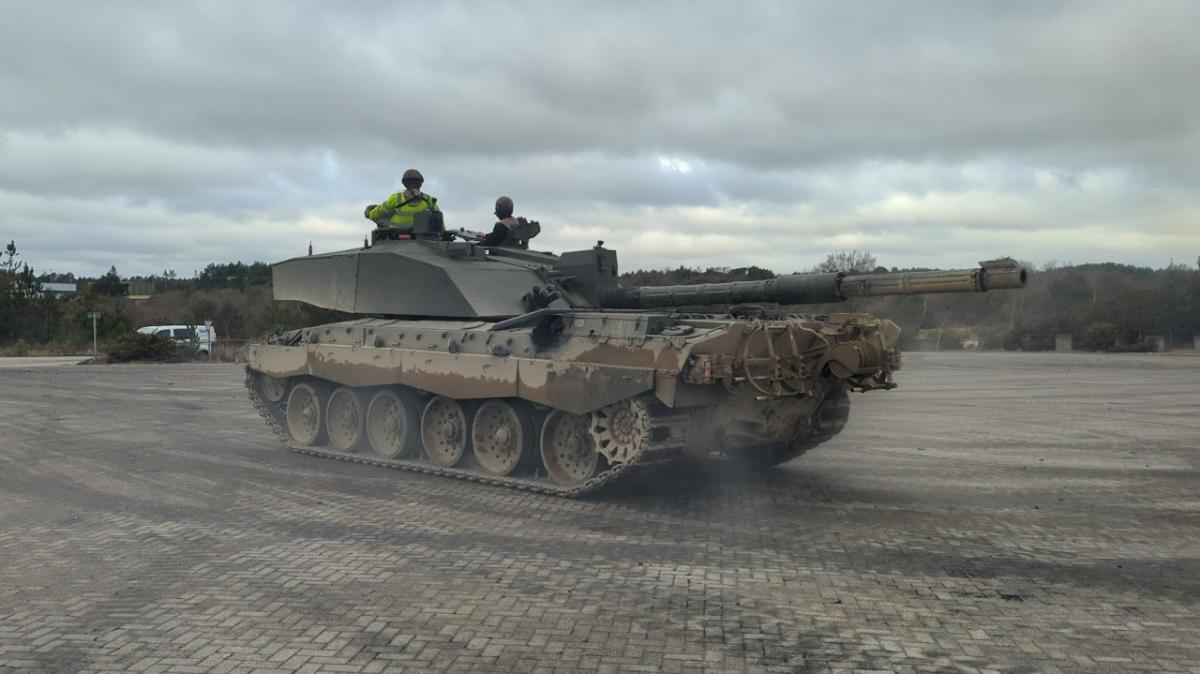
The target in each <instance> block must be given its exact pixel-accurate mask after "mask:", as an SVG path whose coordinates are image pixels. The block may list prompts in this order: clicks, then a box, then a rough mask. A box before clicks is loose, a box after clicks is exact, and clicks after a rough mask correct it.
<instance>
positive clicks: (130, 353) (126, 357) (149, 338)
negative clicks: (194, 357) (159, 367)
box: [107, 332, 191, 363]
mask: <svg viewBox="0 0 1200 674" xmlns="http://www.w3.org/2000/svg"><path fill="white" fill-rule="evenodd" d="M107 351H108V359H109V361H110V362H113V363H131V362H135V361H151V362H155V363H178V362H181V361H184V360H187V359H188V358H189V357H190V355H191V354H190V353H189V351H191V349H189V348H187V347H186V346H183V345H180V344H176V343H175V341H174V340H171V339H167V338H166V337H159V336H158V335H142V334H138V333H136V332H135V333H131V334H128V335H121V336H120V337H117V338H116V339H114V340H113V341H112V342H111V343H110V344H109V345H108V348H107Z"/></svg>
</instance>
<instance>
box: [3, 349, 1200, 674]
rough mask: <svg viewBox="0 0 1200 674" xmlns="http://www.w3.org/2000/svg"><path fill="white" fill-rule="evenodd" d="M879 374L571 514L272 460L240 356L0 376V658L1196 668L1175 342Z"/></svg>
mask: <svg viewBox="0 0 1200 674" xmlns="http://www.w3.org/2000/svg"><path fill="white" fill-rule="evenodd" d="M901 375H902V377H901V385H902V388H901V389H899V390H897V391H893V392H887V393H872V394H868V395H865V396H857V395H856V396H853V397H852V405H853V408H852V412H851V422H850V425H849V427H848V428H847V430H846V432H845V433H843V434H842V435H841V436H840V437H839V438H838V439H836V440H834V441H832V442H830V443H828V444H827V445H824V446H822V447H821V448H820V449H818V450H815V451H814V452H812V453H811V454H809V455H807V456H805V457H803V458H802V459H800V460H798V461H795V462H793V463H791V464H788V465H787V466H785V467H783V468H780V469H776V470H774V471H771V472H770V473H768V474H766V475H765V476H759V475H749V474H745V473H743V472H741V471H738V470H734V469H731V468H730V467H729V466H724V465H720V464H706V463H693V464H684V465H675V466H671V467H667V468H658V469H647V470H643V471H641V472H639V473H637V474H635V475H633V476H631V477H630V478H629V479H627V480H626V481H624V482H623V483H621V484H617V485H614V486H613V487H611V488H609V489H607V490H605V491H603V492H602V493H600V494H598V495H595V496H592V497H590V498H587V499H584V500H579V501H566V500H560V499H555V498H551V497H544V496H536V495H530V494H524V493H519V492H511V491H505V490H499V489H495V488H490V487H482V486H479V485H474V484H467V483H459V482H454V481H449V480H445V479H440V478H432V477H426V476H420V475H410V474H404V473H396V472H390V471H383V470H380V469H375V468H370V467H366V466H359V465H352V464H339V463H333V462H329V461H324V460H321V459H316V458H312V457H305V456H300V455H295V454H290V453H287V452H284V451H282V450H278V449H277V448H276V447H275V445H274V440H273V438H272V437H271V436H270V434H269V433H268V432H267V431H266V430H265V427H264V426H263V424H262V422H261V420H259V419H258V417H257V416H256V415H255V414H254V412H253V411H252V410H251V409H250V406H249V404H248V403H247V402H246V401H245V399H244V396H243V393H242V391H241V386H242V384H241V378H242V377H241V372H240V370H239V369H238V368H237V367H235V366H228V365H218V364H203V365H201V364H197V365H183V366H108V367H103V366H80V367H68V368H54V369H38V370H22V369H11V370H0V671H4V672H8V671H36V672H60V671H71V672H75V671H89V672H104V671H135V672H147V673H150V672H386V671H401V672H425V671H430V672H435V671H453V672H459V671H480V672H558V671H563V672H575V671H583V672H1132V671H1149V672H1160V671H1166V672H1191V673H1200V561H1198V559H1200V448H1198V446H1197V445H1198V443H1197V437H1200V432H1198V431H1200V417H1198V416H1197V414H1198V412H1200V410H1198V406H1200V358H1186V357H1169V356H1129V357H1095V356H1086V355H1070V354H1054V355H1040V356H1039V355H1020V354H1016V355H1005V354H956V355H948V354H940V355H934V354H909V355H907V360H906V368H905V370H903V371H902V372H901Z"/></svg>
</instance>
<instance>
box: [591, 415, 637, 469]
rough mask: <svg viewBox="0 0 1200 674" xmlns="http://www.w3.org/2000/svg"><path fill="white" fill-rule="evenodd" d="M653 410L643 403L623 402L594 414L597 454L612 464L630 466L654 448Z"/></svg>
mask: <svg viewBox="0 0 1200 674" xmlns="http://www.w3.org/2000/svg"><path fill="white" fill-rule="evenodd" d="M651 428H652V420H651V415H650V408H649V406H647V405H646V403H644V402H642V401H641V400H635V399H634V400H622V401H620V402H615V403H613V404H611V405H607V406H605V407H601V408H600V409H598V410H596V411H595V412H592V423H591V428H590V429H589V430H590V431H591V434H592V439H593V440H594V441H595V443H596V451H598V452H599V453H600V455H601V456H603V457H604V458H605V459H607V460H608V462H609V464H610V465H621V464H628V463H630V462H631V461H633V460H634V459H635V458H636V457H637V456H639V455H640V454H641V453H642V452H643V451H645V449H646V447H647V446H649V445H650V430H651Z"/></svg>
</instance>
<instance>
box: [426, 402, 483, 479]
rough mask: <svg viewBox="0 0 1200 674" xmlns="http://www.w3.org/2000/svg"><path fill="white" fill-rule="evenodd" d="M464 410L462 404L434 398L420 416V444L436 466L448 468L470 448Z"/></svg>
mask: <svg viewBox="0 0 1200 674" xmlns="http://www.w3.org/2000/svg"><path fill="white" fill-rule="evenodd" d="M467 417H468V415H467V410H466V408H465V407H464V406H463V404H462V403H460V402H458V401H457V400H454V399H452V398H447V397H445V396H437V397H436V398H434V399H433V400H430V401H429V404H427V405H425V411H424V412H423V413H422V414H421V441H422V443H423V444H424V445H425V454H426V455H428V456H429V460H430V461H432V462H433V464H434V465H436V466H443V467H445V468H449V467H451V466H454V465H457V464H458V462H459V461H462V458H463V456H465V455H466V453H467V445H468V444H470V437H471V436H470V432H469V431H468V429H469V428H470V426H469V425H468V418H467Z"/></svg>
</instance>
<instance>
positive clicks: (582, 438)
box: [541, 410, 600, 487]
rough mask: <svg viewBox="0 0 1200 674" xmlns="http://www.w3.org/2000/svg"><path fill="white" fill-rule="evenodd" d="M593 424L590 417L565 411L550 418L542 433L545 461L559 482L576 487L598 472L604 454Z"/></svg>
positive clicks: (542, 450)
mask: <svg viewBox="0 0 1200 674" xmlns="http://www.w3.org/2000/svg"><path fill="white" fill-rule="evenodd" d="M590 425H591V422H590V419H589V418H588V417H586V416H582V415H578V414H571V413H570V412H563V411H562V410H554V411H552V412H551V413H550V414H549V415H548V416H547V417H546V421H545V422H544V423H543V424H542V432H541V452H542V464H543V465H545V466H546V473H547V474H549V475H550V478H551V479H553V480H554V481H555V482H557V483H559V484H561V485H563V486H566V487H572V486H575V485H577V484H581V483H583V482H586V481H587V480H589V479H591V477H592V476H593V475H595V474H596V471H597V469H598V468H599V465H600V453H599V452H598V451H596V442H595V440H593V439H592V433H591V428H590Z"/></svg>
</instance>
